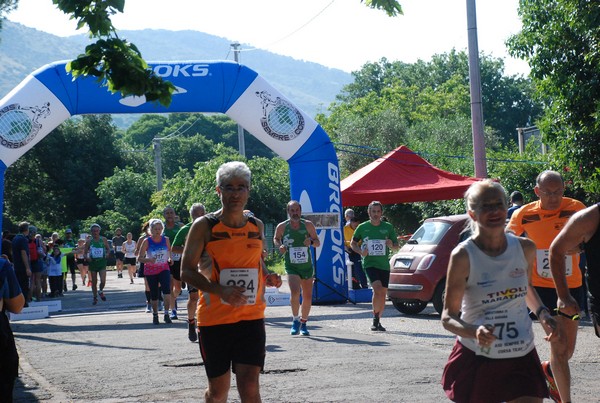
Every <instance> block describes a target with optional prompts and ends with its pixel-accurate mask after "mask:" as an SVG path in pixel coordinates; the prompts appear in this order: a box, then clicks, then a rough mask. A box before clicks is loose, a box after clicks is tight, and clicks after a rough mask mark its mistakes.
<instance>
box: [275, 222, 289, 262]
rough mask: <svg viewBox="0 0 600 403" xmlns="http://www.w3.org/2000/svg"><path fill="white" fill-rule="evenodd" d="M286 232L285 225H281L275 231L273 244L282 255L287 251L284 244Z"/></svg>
mask: <svg viewBox="0 0 600 403" xmlns="http://www.w3.org/2000/svg"><path fill="white" fill-rule="evenodd" d="M284 230H285V224H284V223H279V225H277V228H276V229H275V235H273V244H274V245H275V247H276V248H277V249H278V250H279V253H281V254H282V255H283V254H284V253H285V252H286V251H287V248H286V247H285V245H284V244H283V243H282V238H283V231H284Z"/></svg>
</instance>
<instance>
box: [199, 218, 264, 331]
mask: <svg viewBox="0 0 600 403" xmlns="http://www.w3.org/2000/svg"><path fill="white" fill-rule="evenodd" d="M206 218H207V219H208V221H209V223H210V225H211V237H210V240H209V241H208V242H207V243H206V248H205V250H206V252H207V253H208V255H209V256H210V258H211V260H212V269H211V273H210V281H212V282H217V283H220V284H222V285H240V286H243V287H245V288H246V293H245V294H246V295H247V296H248V303H247V304H246V305H244V306H240V307H233V306H231V305H229V304H226V303H224V302H223V301H222V300H221V298H220V297H219V296H218V295H216V294H209V293H206V292H200V299H199V302H198V311H197V320H198V326H214V325H224V324H229V323H236V322H240V321H242V320H255V319H263V318H264V317H265V308H266V302H265V281H264V273H263V270H262V265H261V256H262V250H263V241H262V236H261V233H260V230H259V228H258V225H257V224H256V221H255V220H254V218H252V217H249V218H248V222H246V225H244V226H243V227H241V228H230V227H227V226H226V225H224V224H223V223H222V222H221V221H220V220H219V219H218V218H217V217H216V216H214V215H213V214H210V215H207V216H206Z"/></svg>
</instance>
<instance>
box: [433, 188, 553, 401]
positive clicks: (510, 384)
mask: <svg viewBox="0 0 600 403" xmlns="http://www.w3.org/2000/svg"><path fill="white" fill-rule="evenodd" d="M465 202H466V206H467V213H468V214H469V216H470V217H471V231H472V235H471V237H470V238H469V239H467V240H465V241H464V242H462V243H460V244H459V245H458V246H457V247H456V248H455V249H454V250H453V251H452V255H451V258H450V263H449V265H448V275H447V279H446V295H445V300H444V310H443V312H442V324H443V326H444V328H445V329H447V330H448V331H450V332H452V333H454V334H456V335H457V340H456V343H455V345H454V348H453V350H452V352H451V354H450V357H449V359H448V363H447V364H446V367H445V368H444V373H443V377H442V385H443V387H444V390H445V391H446V395H447V396H448V398H450V399H451V400H453V401H458V402H471V401H472V402H475V401H485V402H505V401H506V402H510V401H519V399H521V398H528V399H530V400H528V401H537V402H540V403H541V402H542V401H543V398H544V397H548V388H547V386H546V379H545V377H544V373H543V371H542V367H541V364H540V359H539V357H538V355H537V352H536V349H535V345H534V340H533V328H532V322H531V319H530V318H529V314H528V311H527V308H528V307H529V309H531V310H532V311H533V312H536V314H538V315H537V316H538V317H540V318H541V324H542V326H543V328H544V330H545V331H546V334H548V336H547V337H546V340H549V339H550V338H554V337H558V335H557V331H556V322H555V320H554V319H553V318H552V317H551V316H550V312H549V311H548V309H547V308H546V307H544V306H543V304H542V302H541V300H540V298H539V296H538V295H537V293H536V292H535V289H534V288H533V287H532V286H531V270H532V267H533V262H534V259H535V244H534V243H533V242H532V241H530V240H528V239H526V238H519V237H516V236H514V235H512V234H506V233H505V232H504V226H505V221H506V210H507V198H506V192H505V190H504V188H503V187H502V186H501V185H500V184H499V183H497V182H494V181H492V180H489V179H486V180H482V181H480V182H476V183H474V184H473V185H471V187H470V188H469V189H468V190H467V192H466V193H465Z"/></svg>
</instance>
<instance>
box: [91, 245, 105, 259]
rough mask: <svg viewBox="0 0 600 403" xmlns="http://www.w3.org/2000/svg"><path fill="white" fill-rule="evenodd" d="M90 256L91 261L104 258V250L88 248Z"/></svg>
mask: <svg viewBox="0 0 600 403" xmlns="http://www.w3.org/2000/svg"><path fill="white" fill-rule="evenodd" d="M90 256H91V257H92V259H100V258H103V257H104V248H95V247H93V246H92V247H90Z"/></svg>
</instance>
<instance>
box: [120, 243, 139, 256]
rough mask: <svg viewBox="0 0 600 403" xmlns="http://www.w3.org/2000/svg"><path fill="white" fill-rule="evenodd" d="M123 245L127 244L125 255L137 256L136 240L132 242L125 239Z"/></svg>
mask: <svg viewBox="0 0 600 403" xmlns="http://www.w3.org/2000/svg"><path fill="white" fill-rule="evenodd" d="M123 245H124V246H125V257H127V258H130V259H131V258H134V257H135V246H136V244H135V241H131V243H129V242H127V241H125V242H123Z"/></svg>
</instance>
